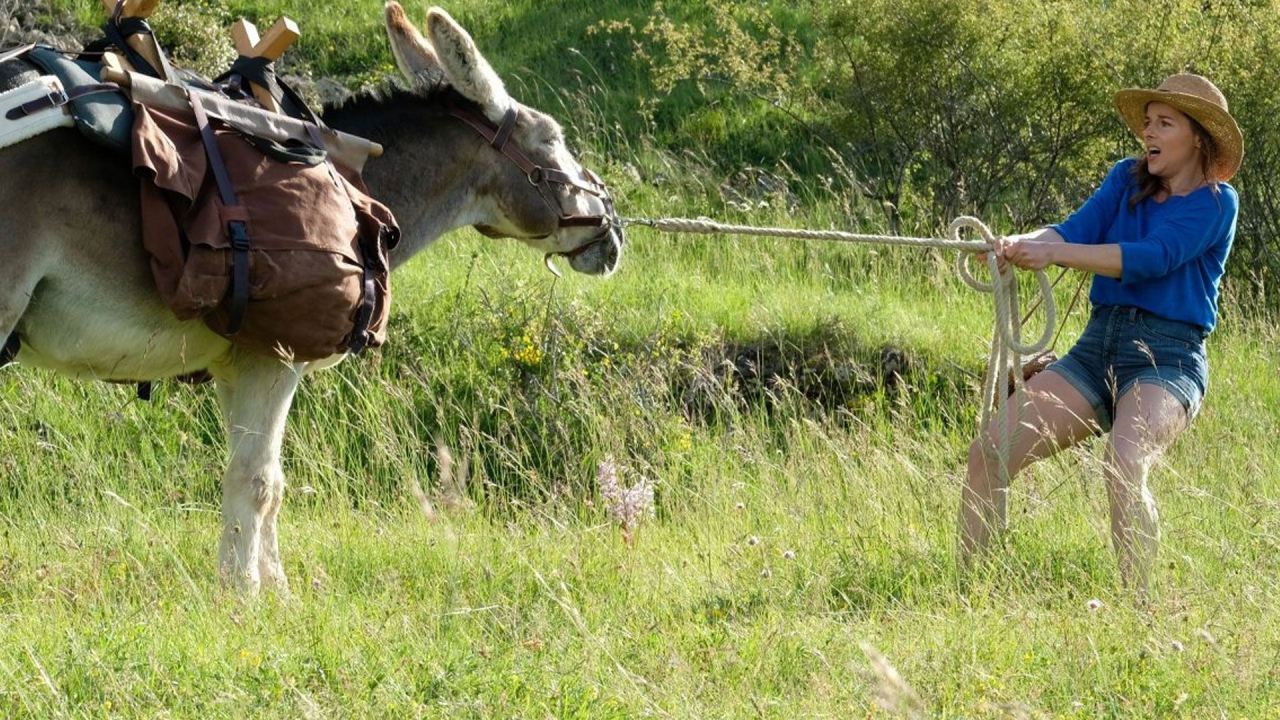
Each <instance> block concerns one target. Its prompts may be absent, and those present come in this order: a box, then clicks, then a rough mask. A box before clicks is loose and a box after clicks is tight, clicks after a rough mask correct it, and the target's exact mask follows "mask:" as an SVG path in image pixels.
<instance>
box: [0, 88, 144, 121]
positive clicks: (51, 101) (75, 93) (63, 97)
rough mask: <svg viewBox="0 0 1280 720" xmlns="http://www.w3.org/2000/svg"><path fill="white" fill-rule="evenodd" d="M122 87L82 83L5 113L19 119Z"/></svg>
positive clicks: (5, 115) (7, 117) (10, 118)
mask: <svg viewBox="0 0 1280 720" xmlns="http://www.w3.org/2000/svg"><path fill="white" fill-rule="evenodd" d="M119 89H120V86H119V85H116V84H115V83H95V84H93V85H81V86H79V87H75V88H72V89H71V90H69V91H66V92H63V91H62V90H56V91H53V92H50V93H48V94H46V95H45V96H44V97H38V98H36V99H35V100H32V101H30V102H25V103H23V104H21V105H19V106H18V107H15V108H13V109H11V110H9V112H7V113H5V114H4V117H5V119H6V120H18V119H20V118H24V117H26V116H28V115H34V114H35V113H38V112H40V111H41V110H50V109H52V108H60V107H62V106H64V105H66V104H67V103H69V102H71V101H72V100H78V99H80V98H82V97H84V96H86V95H93V94H95V93H105V92H116V91H118V90H119Z"/></svg>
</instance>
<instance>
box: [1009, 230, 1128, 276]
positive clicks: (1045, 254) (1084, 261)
mask: <svg viewBox="0 0 1280 720" xmlns="http://www.w3.org/2000/svg"><path fill="white" fill-rule="evenodd" d="M997 248H998V249H997V252H998V253H999V255H1000V257H1002V258H1004V259H1005V260H1006V261H1008V262H1011V263H1013V264H1014V266H1015V267H1018V268H1021V269H1023V270H1040V269H1043V268H1046V267H1048V266H1050V265H1061V266H1063V267H1069V268H1073V269H1075V270H1084V271H1085V272H1091V273H1094V274H1095V275H1105V276H1107V277H1113V278H1118V277H1120V275H1121V271H1122V270H1123V268H1124V263H1123V258H1122V256H1121V253H1120V246H1119V245H1115V244H1106V245H1075V244H1072V243H1068V242H1066V241H1064V240H1063V239H1062V236H1061V235H1059V234H1058V232H1057V231H1056V230H1054V229H1053V228H1043V229H1040V230H1037V231H1035V232H1030V233H1025V234H1023V235H1010V236H1009V237H1006V238H1001V241H1000V242H999V243H997Z"/></svg>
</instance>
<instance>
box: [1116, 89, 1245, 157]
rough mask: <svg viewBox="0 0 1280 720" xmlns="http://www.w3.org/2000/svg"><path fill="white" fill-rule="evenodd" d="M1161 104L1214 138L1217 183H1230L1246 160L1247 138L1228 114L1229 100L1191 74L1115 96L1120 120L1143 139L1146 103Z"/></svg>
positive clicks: (1129, 90)
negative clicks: (1199, 125) (1152, 87)
mask: <svg viewBox="0 0 1280 720" xmlns="http://www.w3.org/2000/svg"><path fill="white" fill-rule="evenodd" d="M1153 102H1162V103H1165V104H1167V105H1169V106H1171V107H1174V108H1177V109H1178V110H1180V111H1182V112H1183V113H1185V114H1187V115H1189V116H1191V117H1193V118H1195V120H1196V122H1198V123H1200V124H1201V125H1203V126H1204V129H1205V130H1207V131H1208V132H1209V135H1210V136H1212V137H1213V141H1214V144H1215V145H1216V146H1217V151H1218V153H1217V154H1218V157H1217V158H1216V159H1215V161H1214V163H1213V167H1212V168H1210V171H1211V172H1212V173H1213V174H1214V176H1215V177H1216V179H1217V180H1222V181H1226V180H1230V179H1231V178H1232V176H1234V175H1235V174H1236V171H1237V170H1239V169H1240V161H1241V160H1242V159H1243V158H1244V136H1243V135H1241V134H1240V127H1239V126H1238V125H1236V121H1235V119H1233V118H1232V117H1231V113H1230V112H1228V111H1227V98H1226V97H1224V96H1223V94H1222V91H1221V90H1219V89H1218V88H1217V87H1216V86H1214V84H1213V83H1211V82H1209V80H1208V79H1207V78H1204V77H1201V76H1199V75H1192V74H1190V73H1180V74H1178V75H1170V76H1169V77H1167V78H1165V79H1164V82H1162V83H1160V87H1158V88H1156V89H1155V90H1143V89H1141V88H1127V89H1125V90H1121V91H1120V92H1118V93H1116V97H1115V103H1116V109H1117V110H1119V111H1120V117H1122V118H1124V121H1125V122H1126V123H1127V124H1128V125H1129V127H1130V129H1132V130H1133V132H1134V134H1136V135H1137V136H1138V139H1139V140H1141V139H1142V135H1143V133H1142V126H1143V124H1145V122H1146V119H1147V104H1148V103H1153Z"/></svg>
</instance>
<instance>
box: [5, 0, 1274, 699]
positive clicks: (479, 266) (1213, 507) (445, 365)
mask: <svg viewBox="0 0 1280 720" xmlns="http://www.w3.org/2000/svg"><path fill="white" fill-rule="evenodd" d="M263 5H266V3H263ZM377 5H378V4H377V3H364V2H362V3H360V4H358V7H360V8H365V9H366V10H368V9H370V8H372V10H370V11H371V12H373V13H375V15H374V17H375V18H376V12H377V10H376V8H377ZM509 5H510V9H509V12H510V13H512V14H513V17H514V16H515V15H519V12H517V11H519V10H520V8H521V7H522V6H521V5H520V4H519V3H510V4H509ZM277 6H279V8H282V9H287V10H288V11H289V12H290V13H292V14H295V15H296V16H297V17H298V18H299V21H300V23H301V24H302V25H303V27H304V29H305V28H309V27H311V26H312V24H313V22H314V24H316V25H319V26H321V27H328V26H327V25H325V24H324V23H325V22H328V21H321V20H318V19H317V20H315V21H313V20H312V17H313V14H312V13H313V12H320V11H318V10H316V11H307V9H306V8H307V6H305V5H303V4H301V3H296V4H289V5H288V6H287V7H286V6H285V4H284V3H276V4H273V5H271V7H270V8H268V9H267V10H266V11H264V12H263V13H262V15H263V16H270V15H272V13H274V12H276V11H277V9H278V8H277ZM352 6H357V4H356V3H352ZM467 7H471V6H467ZM530 7H532V5H530ZM476 12H478V10H477V11H476ZM459 14H460V15H461V13H459ZM342 17H346V16H345V15H343V16H342ZM359 17H360V18H361V19H360V20H359V21H358V24H359V25H360V26H362V27H363V26H366V25H367V26H370V27H372V25H373V23H371V22H366V19H364V16H363V15H360V16H359ZM333 22H338V21H336V20H335V21H333ZM353 22H356V21H353ZM493 23H494V24H493V25H492V26H488V27H485V26H482V30H483V31H484V32H487V33H490V34H489V35H485V34H484V33H482V32H481V30H478V31H477V36H478V39H479V40H480V43H481V46H482V48H485V49H488V45H487V44H486V39H492V41H493V43H494V44H495V45H497V46H499V47H501V46H502V41H501V38H502V37H504V36H503V30H502V28H503V27H505V26H504V25H503V24H502V22H500V21H498V20H494V21H493ZM337 27H345V26H342V25H341V24H339V25H337ZM361 42H364V41H363V40H362V41H361ZM368 42H370V43H373V42H374V39H372V38H370V39H369V40H368ZM489 52H490V54H493V55H497V53H498V52H499V51H497V50H490V51H489ZM380 62H385V59H383V60H381V61H380ZM519 62H524V60H521V61H519ZM506 67H507V68H508V69H509V72H510V73H518V72H520V71H519V69H518V67H519V65H518V64H516V63H511V64H508V65H506ZM531 72H532V71H531ZM524 77H525V78H526V80H528V79H529V76H524ZM512 85H513V86H518V84H517V83H516V82H512ZM595 97H596V96H595V95H592V94H590V93H588V94H586V95H576V96H572V97H568V98H567V99H566V100H565V104H564V106H563V107H561V108H548V109H552V110H554V111H555V112H557V114H561V115H564V114H566V113H573V114H574V115H575V116H574V117H565V118H564V119H565V120H566V121H567V122H568V124H569V125H570V126H571V129H573V130H574V131H575V133H576V134H575V137H576V138H577V139H578V140H579V141H580V142H583V144H585V145H586V146H587V148H588V157H590V158H592V159H593V162H594V164H596V165H597V166H598V167H599V168H600V169H601V170H602V172H603V174H605V176H606V177H607V178H608V179H609V181H610V182H611V183H612V184H614V185H616V189H617V198H618V203H619V206H620V208H621V210H622V212H623V213H625V214H630V215H663V214H670V215H681V216H691V215H700V214H708V215H716V216H717V217H721V218H724V219H727V220H733V221H750V222H754V223H758V224H789V225H796V226H810V227H840V228H844V229H855V230H856V229H866V230H872V231H880V230H882V229H883V228H882V227H881V226H880V222H879V221H878V220H877V219H876V217H875V215H874V213H870V212H868V211H867V209H866V208H864V207H862V206H861V205H859V204H857V203H856V202H854V201H850V200H849V199H848V198H846V197H844V196H843V195H842V194H840V193H839V192H838V191H833V192H830V193H827V192H824V191H820V190H813V191H811V193H810V194H808V195H804V196H802V197H801V198H799V205H798V207H796V208H795V209H794V211H792V210H790V209H788V207H787V206H788V204H789V199H788V198H787V197H786V196H784V195H782V194H773V195H766V196H762V197H760V198H755V199H753V201H754V204H755V207H753V209H750V210H743V209H741V206H738V208H736V209H735V208H734V207H729V206H728V205H727V204H726V203H725V202H724V199H723V198H722V197H721V195H720V193H719V192H718V191H717V190H716V188H717V186H718V184H719V182H720V179H718V178H716V177H714V175H713V172H712V171H711V170H710V169H709V168H708V166H707V165H705V164H700V162H699V160H698V158H696V157H694V158H689V157H687V156H683V155H674V154H670V153H665V152H664V151H663V150H662V149H661V148H659V147H655V146H654V145H652V144H651V143H648V142H646V141H644V140H643V139H635V138H634V137H632V136H631V135H629V134H628V133H626V132H622V131H617V132H614V131H610V130H608V128H607V126H597V127H596V128H595V131H594V132H593V131H592V129H591V128H590V127H589V123H588V122H587V121H584V120H583V118H584V117H585V118H588V119H590V118H593V117H596V116H594V115H593V113H596V114H599V117H603V113H604V111H602V110H600V105H599V104H598V103H597V102H595V100H594V98H595ZM575 110H578V111H580V112H576V113H575V112H574V111H575ZM626 162H632V163H633V164H634V165H636V166H637V167H638V168H639V171H640V173H641V176H642V179H641V180H636V179H634V178H633V177H631V176H630V174H629V172H627V171H626V170H625V169H624V163H626ZM658 172H664V173H666V174H668V175H669V176H670V179H669V180H668V181H667V182H665V183H662V184H660V186H659V187H654V184H653V182H651V179H652V178H653V177H654V175H656V173H658ZM1100 172H1101V170H1100ZM761 202H763V203H764V204H766V205H768V206H767V207H761V206H760V203H761ZM1073 285H1074V278H1069V279H1068V280H1067V281H1066V282H1064V285H1063V287H1062V288H1061V289H1060V290H1059V296H1060V300H1061V301H1062V303H1063V305H1064V306H1065V304H1066V300H1067V299H1068V297H1069V295H1070V292H1071V289H1072V288H1071V287H1068V286H1073ZM393 289H394V291H395V293H396V303H397V304H396V311H395V318H394V321H393V326H392V332H391V338H390V342H389V344H388V346H387V347H385V348H384V349H383V350H382V351H381V352H379V353H377V354H374V355H373V356H370V357H365V358H360V359H357V360H355V361H350V362H347V363H344V364H343V365H341V366H339V367H338V368H336V369H335V370H332V371H329V372H326V373H323V374H320V375H318V376H315V377H313V378H310V379H309V380H308V381H307V382H306V383H305V384H304V387H303V389H302V390H301V392H300V394H299V397H298V400H297V402H296V404H295V410H294V413H293V415H292V417H291V423H290V428H289V431H288V436H287V440H286V448H285V470H286V474H287V475H288V478H289V485H290V491H289V495H288V501H287V503H286V508H285V511H284V513H283V514H282V529H281V538H282V540H281V542H282V547H283V551H284V553H285V564H286V570H287V572H288V573H289V577H290V580H291V582H292V588H293V591H292V594H291V595H290V596H288V597H277V596H268V597H264V598H259V599H248V598H243V597H240V596H237V595H235V594H232V593H228V592H226V591H224V590H222V589H220V588H219V587H218V585H217V583H216V579H215V577H216V568H215V562H216V560H215V548H216V543H217V538H218V534H219V530H220V526H219V522H218V518H217V507H218V488H217V482H218V477H219V474H220V472H221V469H222V463H223V459H224V453H225V449H224V447H223V444H222V440H221V438H222V429H221V425H220V421H219V419H218V417H217V414H216V410H215V407H214V400H213V394H212V391H211V389H209V388H207V387H204V388H187V387H182V386H176V385H168V384H166V385H161V386H159V387H158V388H157V392H156V398H155V400H154V401H153V402H151V403H149V404H148V403H140V402H138V401H136V400H134V399H133V395H132V391H131V389H130V388H124V387H116V386H109V385H104V384H90V383H79V382H70V381H67V380H63V379H59V378H55V377H53V376H51V375H47V374H45V373H42V372H39V371H34V370H31V369H28V368H9V369H6V370H5V371H3V372H0V417H3V422H0V524H2V525H3V531H2V533H0V716H3V717H31V718H61V717H67V718H117V717H118V718H134V717H138V718H188V717H201V718H224V717H227V718H231V717H236V718H244V717H250V718H279V717H304V718H355V717H386V718H418V717H422V718H436V717H486V718H510V717H526V718H547V717H553V718H631V717H677V718H687V717H697V718H703V717H705V718H721V717H724V718H729V717H769V718H809V717H830V718H862V717H870V718H880V717H898V716H903V717H929V718H933V717H939V718H988V717H991V718H1006V717H1007V718H1026V717H1031V718H1042V717H1043V718H1166V717H1173V718H1232V719H1233V720H1234V719H1236V718H1268V717H1277V716H1280V621H1278V620H1277V618H1276V614H1275V608H1276V607H1277V605H1278V604H1280V567H1278V566H1280V552H1277V550H1280V500H1278V498H1280V454H1278V453H1277V452H1276V451H1275V448H1274V446H1273V445H1271V443H1272V442H1275V437H1274V436H1275V428H1276V427H1277V425H1278V424H1280V409H1278V408H1280V378H1278V377H1277V375H1276V370H1275V368H1276V367H1277V361H1280V357H1277V355H1278V352H1277V340H1278V339H1280V331H1277V330H1276V329H1275V328H1274V327H1273V326H1272V325H1271V324H1270V323H1268V322H1266V320H1265V319H1262V318H1259V317H1257V316H1256V315H1255V314H1254V313H1247V312H1244V311H1242V310H1241V307H1240V303H1239V302H1236V301H1235V299H1234V298H1233V297H1228V299H1227V302H1226V303H1225V310H1224V317H1223V320H1222V324H1221V327H1220V330H1219V331H1217V332H1216V333H1215V334H1214V336H1213V338H1212V339H1211V341H1210V355H1211V358H1210V361H1211V364H1212V368H1213V371H1212V372H1213V375H1212V381H1211V384H1212V386H1211V390H1210V393H1209V397H1208V400H1207V402H1206V405H1205V407H1204V409H1203V411H1202V413H1201V415H1200V417H1199V418H1198V419H1197V420H1196V422H1195V423H1194V424H1193V426H1192V427H1191V429H1190V430H1189V431H1188V432H1187V433H1186V434H1185V435H1184V436H1183V437H1182V438H1181V439H1180V440H1179V441H1178V443H1177V444H1176V445H1175V446H1174V448H1173V450H1172V451H1171V452H1170V453H1169V454H1168V456H1167V457H1166V458H1165V460H1164V462H1163V463H1162V465H1161V466H1160V467H1159V468H1157V469H1156V471H1155V474H1154V489H1155V493H1156V497H1157V500H1158V501H1159V502H1160V509H1161V518H1162V520H1163V522H1162V530H1163V534H1164V545H1163V548H1162V552H1161V561H1160V566H1159V570H1158V571H1157V575H1156V581H1155V589H1154V599H1153V601H1152V603H1151V604H1150V605H1149V606H1147V607H1138V606H1135V605H1134V604H1133V603H1131V602H1130V601H1129V600H1128V599H1127V597H1126V595H1125V593H1124V591H1123V589H1122V588H1121V587H1120V586H1119V582H1118V571H1117V569H1116V563H1115V560H1114V557H1113V556H1112V554H1111V552H1110V549H1109V546H1108V530H1107V515H1106V498H1105V492H1104V489H1103V487H1102V484H1101V471H1100V468H1099V466H1098V458H1099V456H1100V450H1101V447H1100V445H1099V444H1094V445H1086V446H1084V447H1083V448H1081V449H1079V450H1077V451H1073V452H1069V453H1066V454H1064V455H1063V456H1060V457H1059V458H1055V459H1053V460H1051V461H1048V462H1046V463H1043V464H1042V465H1040V466H1038V467H1037V468H1035V469H1034V471H1033V472H1030V473H1028V474H1027V475H1026V476H1025V477H1022V478H1020V479H1019V480H1018V482H1017V483H1016V487H1015V492H1014V495H1013V498H1012V501H1011V517H1012V524H1011V532H1010V533H1009V534H1008V535H1007V536H1006V538H1005V541H1004V547H1002V548H1001V549H1000V550H999V552H998V553H997V554H996V555H995V557H994V560H993V562H992V563H990V564H989V566H988V567H985V568H983V570H982V571H981V572H980V573H979V574H978V575H977V576H976V577H974V578H972V580H971V582H969V583H967V584H963V585H962V584H961V582H960V580H959V578H958V577H957V574H956V572H955V569H954V552H953V547H954V518H955V512H956V507H957V503H958V500H959V484H960V481H961V476H962V472H963V463H964V457H965V453H966V449H967V446H968V442H969V440H970V438H971V436H972V434H973V433H974V430H975V428H974V419H975V417H976V415H977V413H978V407H977V405H978V400H977V395H978V392H977V388H978V384H979V381H980V375H981V373H982V371H983V363H984V361H985V352H986V343H987V342H988V341H989V334H990V323H991V309H990V307H989V306H988V305H987V300H986V298H985V297H982V296H978V295H976V294H975V293H973V292H972V291H970V290H968V289H967V288H966V287H965V286H964V285H963V284H962V283H961V282H960V281H959V280H958V279H957V278H956V277H955V276H954V273H953V271H952V270H951V269H950V258H949V257H947V256H946V255H944V254H940V253H932V252H917V251H902V250H893V249H870V248H867V247H850V246H830V245H804V244H793V243H787V242H779V241H766V240H757V239H751V238H733V239H717V240H705V239H678V240H677V239H672V238H667V237H661V236H658V235H655V234H653V233H650V232H647V231H645V230H643V229H636V230H634V231H633V232H632V234H631V236H630V238H629V247H628V249H627V253H626V255H625V257H624V261H623V267H622V269H621V270H620V272H619V273H618V274H617V275H616V276H615V277H613V278H612V279H609V280H607V281H599V280H593V279H588V278H582V277H567V278H566V279H565V280H563V281H555V280H554V279H553V278H552V277H551V276H550V275H549V274H547V273H546V272H545V270H543V269H542V267H541V264H540V262H539V258H538V257H536V256H535V255H533V254H531V253H529V252H527V251H525V250H523V249H522V248H519V247H515V246H513V245H511V244H505V243H500V242H494V241H488V240H483V239H481V238H480V237H479V236H477V235H475V234H474V233H472V232H470V231H465V232H460V233H457V234H455V235H452V236H450V237H447V238H445V239H444V240H442V241H441V242H440V243H439V244H438V245H436V246H435V247H433V248H432V249H430V250H429V251H427V252H426V253H424V254H423V255H422V256H421V257H419V258H417V259H416V260H415V261H414V262H413V263H411V264H410V265H409V266H408V267H406V268H404V269H403V270H402V271H401V272H400V273H399V274H398V275H397V277H396V278H395V283H394V288H393ZM1082 321H1083V314H1082V313H1081V312H1080V311H1079V310H1077V312H1076V313H1075V314H1074V315H1073V316H1072V317H1071V318H1069V320H1068V323H1067V328H1066V330H1065V332H1064V336H1063V340H1062V341H1061V342H1060V344H1059V348H1058V349H1059V350H1065V348H1066V346H1067V345H1068V344H1069V343H1070V341H1071V339H1072V338H1073V337H1074V334H1075V333H1078V331H1079V329H1080V327H1081V325H1082ZM1034 322H1035V321H1033V323H1034ZM895 371H897V372H896V374H895ZM753 373H755V374H753ZM442 447H444V448H447V455H448V456H449V457H447V458H446V457H445V453H444V452H442V451H441V448H442ZM608 458H613V459H614V460H615V461H616V462H617V463H618V464H620V465H623V466H626V468H627V469H626V470H624V471H623V473H622V476H623V479H624V480H625V481H627V482H634V481H636V480H637V479H638V478H639V477H640V476H642V475H643V476H644V477H645V478H647V479H649V480H651V481H653V482H655V483H656V513H655V516H654V517H652V518H647V519H644V520H642V521H641V523H640V525H639V527H638V529H636V531H635V532H634V533H631V534H629V535H627V536H624V534H623V532H622V531H621V529H620V528H619V527H618V525H617V524H616V523H614V522H612V520H611V519H610V517H609V516H608V514H607V512H606V509H605V508H604V507H603V505H604V502H603V500H602V498H600V497H599V496H598V494H597V493H596V477H597V468H598V465H599V463H601V462H604V461H606V460H607V459H608ZM417 487H420V488H422V489H423V490H424V491H425V493H426V495H427V497H428V498H429V499H430V501H431V502H432V504H433V508H432V511H431V512H430V513H424V511H423V508H422V506H421V505H420V503H419V501H418V500H416V499H415V493H414V490H415V488H417ZM1095 601H1096V602H1095ZM881 657H883V659H884V660H885V661H886V662H887V663H889V664H891V665H892V667H894V668H896V670H897V672H898V673H900V675H901V678H902V679H903V680H904V681H905V683H906V684H908V685H909V686H910V687H911V688H914V691H912V690H908V689H904V687H903V686H901V685H898V684H895V682H894V681H893V673H892V672H891V671H889V670H887V669H886V665H884V664H883V663H880V662H878V658H881ZM877 668H878V669H877Z"/></svg>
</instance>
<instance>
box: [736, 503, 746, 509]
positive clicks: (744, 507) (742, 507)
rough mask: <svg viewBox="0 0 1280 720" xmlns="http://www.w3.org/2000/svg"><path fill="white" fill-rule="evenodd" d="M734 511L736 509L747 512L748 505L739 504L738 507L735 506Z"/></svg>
mask: <svg viewBox="0 0 1280 720" xmlns="http://www.w3.org/2000/svg"><path fill="white" fill-rule="evenodd" d="M733 509H734V510H746V509H747V504H746V503H738V504H737V505H734V506H733Z"/></svg>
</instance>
